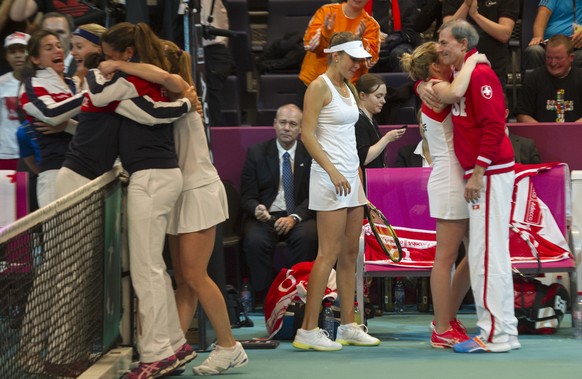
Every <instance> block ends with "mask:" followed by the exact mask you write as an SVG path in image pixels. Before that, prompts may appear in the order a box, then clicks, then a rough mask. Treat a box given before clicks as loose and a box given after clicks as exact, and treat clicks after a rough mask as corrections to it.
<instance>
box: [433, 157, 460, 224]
mask: <svg viewBox="0 0 582 379" xmlns="http://www.w3.org/2000/svg"><path fill="white" fill-rule="evenodd" d="M463 175H464V171H463V168H462V167H461V165H460V164H459V162H458V161H457V159H456V158H453V159H451V160H439V161H437V162H435V163H434V165H433V167H432V171H431V173H430V177H429V178H428V203H429V205H430V215H431V217H434V218H440V219H443V220H462V219H466V218H469V210H468V208H467V202H466V201H465V197H464V193H465V180H464V179H463Z"/></svg>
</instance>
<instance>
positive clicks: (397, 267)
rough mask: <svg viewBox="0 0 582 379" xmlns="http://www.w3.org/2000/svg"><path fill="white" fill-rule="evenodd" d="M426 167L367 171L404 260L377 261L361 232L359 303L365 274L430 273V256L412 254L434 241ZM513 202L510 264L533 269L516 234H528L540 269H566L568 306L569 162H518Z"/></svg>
mask: <svg viewBox="0 0 582 379" xmlns="http://www.w3.org/2000/svg"><path fill="white" fill-rule="evenodd" d="M430 170H431V169H430V168H420V167H419V168H416V167H415V168H381V169H368V170H366V187H367V194H368V199H369V200H370V201H371V202H372V204H374V205H375V206H376V207H377V208H378V209H380V210H381V211H382V212H383V213H384V215H385V216H386V217H387V219H388V220H389V222H390V223H391V224H392V226H393V227H394V229H395V230H396V233H397V234H398V235H399V236H400V242H401V244H402V247H403V251H404V254H403V255H404V259H403V260H402V261H401V262H400V263H398V264H396V263H394V262H391V261H389V260H388V259H385V260H378V259H377V255H376V256H375V258H372V257H373V256H374V254H372V252H371V250H370V247H369V246H368V245H370V244H368V243H366V242H364V241H366V240H367V238H365V234H366V233H365V232H364V233H362V238H361V244H360V247H361V248H360V254H359V256H358V265H357V273H356V275H357V280H356V283H357V300H358V304H359V306H360V307H363V304H364V301H363V300H364V299H363V296H364V295H363V285H364V278H366V277H404V276H409V277H410V276H412V277H415V276H416V277H427V276H430V273H431V269H432V261H431V260H430V259H428V260H426V259H425V260H423V259H424V258H425V257H427V256H430V254H417V253H418V251H421V250H422V251H424V252H425V253H426V252H428V251H430V249H431V247H434V246H435V245H436V242H435V236H436V232H435V228H436V222H435V219H433V218H431V217H430V211H429V203H428V194H427V190H426V188H427V182H428V178H429V175H430ZM514 202H516V203H517V204H516V205H515V206H514V207H513V208H514V211H513V212H512V224H513V225H514V226H518V228H517V229H519V230H518V231H519V233H517V232H516V231H515V229H513V230H512V232H511V233H510V234H511V243H510V251H511V256H512V264H513V266H514V267H515V268H517V269H518V270H519V271H520V272H522V273H524V274H532V273H536V272H537V271H538V261H537V259H536V258H535V257H534V256H533V255H532V254H531V250H530V248H529V247H528V245H527V244H523V243H519V241H520V238H524V237H525V238H529V239H530V241H531V242H532V244H533V246H535V247H537V251H538V253H539V255H540V257H541V269H540V272H541V273H552V272H567V273H568V277H569V283H570V297H571V301H572V302H571V303H570V304H573V302H574V301H575V299H576V295H577V277H576V260H575V258H574V255H573V254H572V253H571V251H573V249H572V248H570V247H569V246H568V242H569V241H570V240H571V233H570V231H571V229H572V225H571V191H570V173H569V170H568V166H567V165H566V164H557V165H547V166H544V168H543V169H540V167H539V166H538V165H535V166H534V165H531V166H530V165H521V166H520V167H519V168H517V170H516V185H515V191H514ZM533 214H535V217H532V215H533ZM508 227H509V225H508ZM365 230H366V228H364V231H365ZM368 238H369V237H368ZM570 242H571V241H570ZM570 245H571V244H570ZM433 251H434V249H433ZM433 256H434V255H433ZM418 257H424V258H421V259H419V258H418ZM371 259H374V260H371ZM360 310H361V311H363V309H360Z"/></svg>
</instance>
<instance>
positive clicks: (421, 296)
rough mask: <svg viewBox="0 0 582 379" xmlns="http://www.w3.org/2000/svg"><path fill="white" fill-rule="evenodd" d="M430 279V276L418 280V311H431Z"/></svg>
mask: <svg viewBox="0 0 582 379" xmlns="http://www.w3.org/2000/svg"><path fill="white" fill-rule="evenodd" d="M429 280H430V278H426V277H425V278H418V280H417V281H416V283H417V290H418V295H417V298H418V311H419V312H428V311H429V304H428V296H429V295H428V294H429V290H428V289H429Z"/></svg>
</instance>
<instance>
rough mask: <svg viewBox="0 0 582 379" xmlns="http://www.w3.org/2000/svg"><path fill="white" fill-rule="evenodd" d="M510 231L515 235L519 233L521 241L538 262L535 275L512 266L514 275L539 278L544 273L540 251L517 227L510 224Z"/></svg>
mask: <svg viewBox="0 0 582 379" xmlns="http://www.w3.org/2000/svg"><path fill="white" fill-rule="evenodd" d="M509 229H510V230H512V231H513V232H514V233H517V235H518V236H519V237H521V239H522V240H523V241H524V242H525V244H526V245H527V247H528V248H529V250H530V251H531V255H533V256H534V257H535V258H536V261H537V268H536V271H535V272H534V273H533V274H524V273H522V272H521V271H519V270H518V269H517V267H515V266H514V265H511V269H512V271H513V273H514V274H516V275H518V276H521V277H522V278H535V277H536V276H538V275H539V274H540V273H541V272H542V260H541V258H540V254H539V252H538V249H536V247H535V246H534V244H533V243H532V242H531V240H530V239H529V236H528V235H526V234H525V233H524V232H522V231H521V230H520V229H519V228H518V227H516V226H515V225H513V224H511V223H510V224H509Z"/></svg>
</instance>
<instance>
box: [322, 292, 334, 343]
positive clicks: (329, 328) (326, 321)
mask: <svg viewBox="0 0 582 379" xmlns="http://www.w3.org/2000/svg"><path fill="white" fill-rule="evenodd" d="M323 329H324V330H325V331H326V332H327V335H328V336H329V339H331V340H332V341H333V340H335V318H334V317H333V310H332V309H331V301H329V300H325V302H324V303H323Z"/></svg>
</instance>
